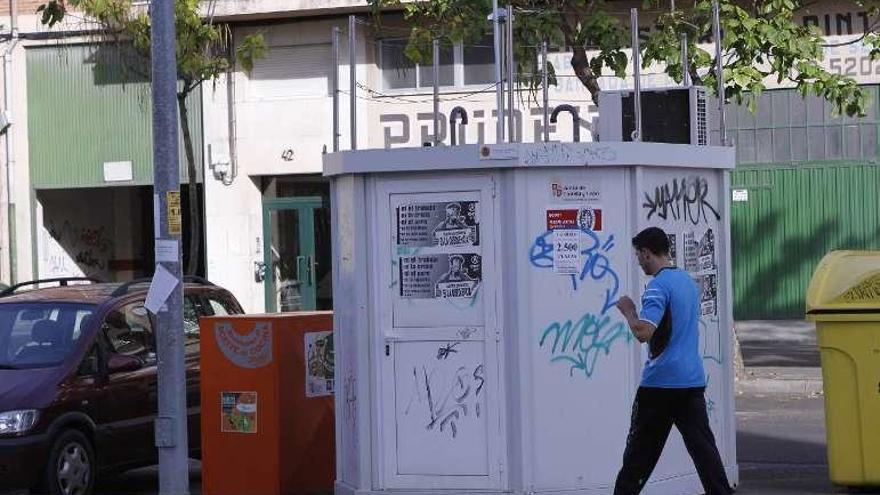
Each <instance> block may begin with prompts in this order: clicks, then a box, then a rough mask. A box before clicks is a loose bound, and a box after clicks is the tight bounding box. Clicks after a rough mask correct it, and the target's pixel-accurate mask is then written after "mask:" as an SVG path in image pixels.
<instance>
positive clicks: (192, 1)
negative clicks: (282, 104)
mask: <svg viewBox="0 0 880 495" xmlns="http://www.w3.org/2000/svg"><path fill="white" fill-rule="evenodd" d="M200 3H201V4H202V6H204V7H207V9H206V11H211V10H212V9H211V3H213V2H200V1H199V0H175V4H174V16H175V27H176V30H177V73H178V78H179V80H180V83H179V85H178V88H179V89H178V91H177V108H178V118H179V119H180V130H181V134H182V136H183V143H184V153H185V155H186V156H185V158H186V166H187V175H188V177H189V187H188V188H187V190H188V198H189V216H190V229H189V239H190V242H189V258H188V260H187V264H186V267H185V273H186V274H187V275H194V274H196V272H197V271H198V266H199V250H200V247H201V240H202V232H201V218H202V217H201V205H200V202H199V198H198V190H197V188H196V178H197V176H198V172H197V170H196V163H195V161H196V160H195V151H194V149H193V141H192V132H191V130H190V128H189V119H188V116H189V111H188V108H187V96H189V95H190V94H191V93H192V92H193V91H195V90H196V89H197V88H199V87H200V86H201V84H202V83H203V82H205V81H211V80H216V79H217V78H218V77H220V76H221V75H223V74H225V72H226V71H227V70H228V69H229V68H230V67H231V66H232V64H233V63H234V62H233V61H237V62H238V63H239V64H241V67H242V68H243V69H244V70H245V71H248V72H250V71H251V70H252V69H253V64H254V61H255V60H257V59H259V58H262V57H264V56H265V54H266V51H267V48H266V43H265V40H264V38H263V35H262V34H261V33H257V34H253V35H250V36H247V37H245V38H244V39H242V41H241V43H240V44H239V46H238V47H237V48H236V49H235V53H234V54H233V53H232V52H231V50H230V46H229V42H230V39H231V36H230V34H231V32H230V30H229V27H228V26H221V25H217V24H214V23H213V22H212V20H211V19H210V18H207V19H206V18H204V17H203V16H202V14H201V11H200ZM68 10H76V11H78V12H81V13H83V14H85V15H86V16H87V17H88V21H89V22H92V23H94V25H95V26H96V27H97V35H96V39H97V40H98V41H101V42H113V43H115V46H116V48H117V49H118V50H119V51H120V52H121V55H122V56H121V57H120V59H121V60H123V61H124V64H125V67H124V70H127V71H131V72H132V73H134V74H136V75H137V76H140V77H142V78H144V79H147V80H149V78H150V44H151V38H150V34H151V30H150V16H149V14H148V12H147V10H146V9H145V8H139V7H135V6H134V5H133V4H132V0H50V1H49V2H47V3H45V4H43V5H41V6H40V7H39V8H38V9H37V12H41V13H42V18H41V21H42V23H43V24H44V25H47V26H49V27H52V26H54V25H55V24H57V23H58V22H60V21H62V20H63V19H64V17H65V16H66V15H67V13H68ZM233 57H234V58H233Z"/></svg>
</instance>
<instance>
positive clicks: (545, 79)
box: [541, 41, 550, 143]
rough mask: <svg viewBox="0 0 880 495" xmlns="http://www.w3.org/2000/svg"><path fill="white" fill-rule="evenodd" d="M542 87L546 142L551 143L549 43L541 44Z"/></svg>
mask: <svg viewBox="0 0 880 495" xmlns="http://www.w3.org/2000/svg"><path fill="white" fill-rule="evenodd" d="M541 80H542V81H541V85H542V86H543V88H544V142H545V143H546V142H548V141H550V88H549V87H548V85H549V84H550V82H549V81H550V78H549V77H548V75H547V42H546V41H544V42H543V43H541Z"/></svg>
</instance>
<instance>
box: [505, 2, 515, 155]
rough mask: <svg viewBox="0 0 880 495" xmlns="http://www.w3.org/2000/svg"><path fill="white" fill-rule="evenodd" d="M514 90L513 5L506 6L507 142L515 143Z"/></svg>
mask: <svg viewBox="0 0 880 495" xmlns="http://www.w3.org/2000/svg"><path fill="white" fill-rule="evenodd" d="M515 88H516V60H515V59H514V56H513V5H510V4H508V5H507V142H508V143H515V142H516V120H515V119H514V115H513V103H514V94H513V93H514V90H515Z"/></svg>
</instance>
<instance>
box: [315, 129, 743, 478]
mask: <svg viewBox="0 0 880 495" xmlns="http://www.w3.org/2000/svg"><path fill="white" fill-rule="evenodd" d="M733 166H734V150H733V149H732V148H721V147H711V146H689V145H677V144H657V143H639V142H636V143H538V144H500V145H463V146H458V147H438V148H412V149H393V150H368V151H353V152H340V153H334V154H330V155H326V156H325V158H324V174H325V175H327V176H329V177H331V179H332V205H333V217H332V223H333V250H334V253H333V262H334V265H333V273H334V275H333V276H334V280H333V297H334V305H335V317H334V325H335V328H334V331H335V338H336V343H335V345H336V356H337V357H336V363H337V368H336V376H337V384H338V387H337V394H336V446H337V484H336V489H337V493H339V494H355V493H357V494H368V493H369V494H373V493H377V494H378V493H420V494H424V493H426V492H431V493H437V494H440V493H453V492H454V493H466V492H470V493H473V492H479V493H487V492H488V493H517V494H520V493H521V494H526V493H528V494H532V493H549V492H554V493H557V494H575V493H578V494H606V493H611V490H612V488H613V483H614V479H615V477H616V474H617V471H618V469H619V468H620V464H621V458H622V454H623V449H624V444H625V440H626V435H627V431H628V427H629V420H630V412H631V405H632V400H633V396H634V393H635V391H636V388H637V387H638V384H639V379H640V373H641V368H642V366H643V363H644V361H645V359H646V355H647V351H646V349H644V347H646V346H643V345H640V344H639V343H638V341H636V340H635V339H634V338H632V337H631V336H630V335H631V334H630V332H629V330H628V328H627V326H626V323H625V321H624V319H623V318H622V317H621V316H620V315H619V313H618V312H617V310H616V308H615V307H614V303H615V302H616V301H617V299H618V298H619V297H620V296H622V295H624V294H628V295H631V296H632V297H633V298H634V299H636V300H638V299H637V298H638V296H639V295H640V294H641V291H642V290H643V288H644V284H645V283H646V282H647V278H646V277H645V276H644V274H642V273H641V270H640V269H639V267H638V265H637V264H636V260H635V257H634V255H633V251H632V247H631V238H632V236H633V235H634V234H635V233H637V232H638V231H639V230H641V229H643V228H645V227H648V226H659V227H662V228H663V229H664V230H666V231H667V232H668V233H669V234H670V237H671V240H672V245H673V246H674V249H673V253H672V254H673V256H674V259H675V262H676V263H677V264H678V266H680V267H682V268H685V269H687V270H688V271H690V272H691V273H692V274H693V276H694V279H695V280H696V281H697V283H698V285H699V286H700V288H701V293H702V318H701V320H700V329H701V343H700V346H701V352H702V356H703V362H704V365H705V368H706V373H707V375H708V380H709V384H708V391H707V405H708V409H709V411H708V412H709V417H710V422H711V425H712V428H713V430H714V432H715V435H716V439H717V442H718V447H719V450H720V451H721V456H722V459H723V460H724V464H725V466H726V468H727V471H728V476H729V478H730V481H731V483H737V482H738V470H737V464H736V446H735V440H736V432H735V419H734V390H733V353H732V348H733V344H732V342H733V335H732V328H733V321H732V312H731V274H730V269H731V268H730V227H729V225H730V223H729V222H730V220H729V219H730V213H729V210H730V205H729V193H728V191H729V170H730V169H732V168H733ZM644 493H647V494H669V495H673V494H674V495H681V494H698V493H702V488H701V486H700V483H699V479H698V478H697V475H696V471H695V470H694V467H693V464H692V463H691V460H690V458H689V457H688V455H687V452H686V450H685V448H684V445H683V442H682V441H681V438H680V436H679V435H678V433H677V432H676V431H675V430H674V429H673V433H672V435H670V438H669V441H668V442H667V446H666V449H665V452H664V455H663V457H662V458H661V460H660V463H659V464H658V466H657V468H656V469H655V471H654V474H653V476H652V478H651V481H650V483H649V485H648V486H647V487H646V489H645V491H644Z"/></svg>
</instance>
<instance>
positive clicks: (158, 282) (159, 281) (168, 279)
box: [144, 264, 180, 314]
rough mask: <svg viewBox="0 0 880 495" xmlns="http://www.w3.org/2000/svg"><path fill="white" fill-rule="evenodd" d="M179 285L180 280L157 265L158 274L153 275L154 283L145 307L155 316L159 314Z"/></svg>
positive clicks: (151, 285) (148, 293)
mask: <svg viewBox="0 0 880 495" xmlns="http://www.w3.org/2000/svg"><path fill="white" fill-rule="evenodd" d="M179 283H180V280H178V279H177V277H175V276H174V275H172V274H171V272H169V271H168V270H166V269H165V267H164V266H162V265H159V264H157V265H156V273H155V274H154V275H153V282H152V283H151V284H150V290H149V292H147V301H146V302H145V303H144V307H145V308H147V309H148V310H150V312H151V313H153V314H156V313H158V312H159V310H160V309H162V308H163V306H164V305H165V301H167V300H168V297H169V296H170V295H171V292H172V291H173V290H174V288H175V287H177V284H179ZM166 311H167V309H166Z"/></svg>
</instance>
